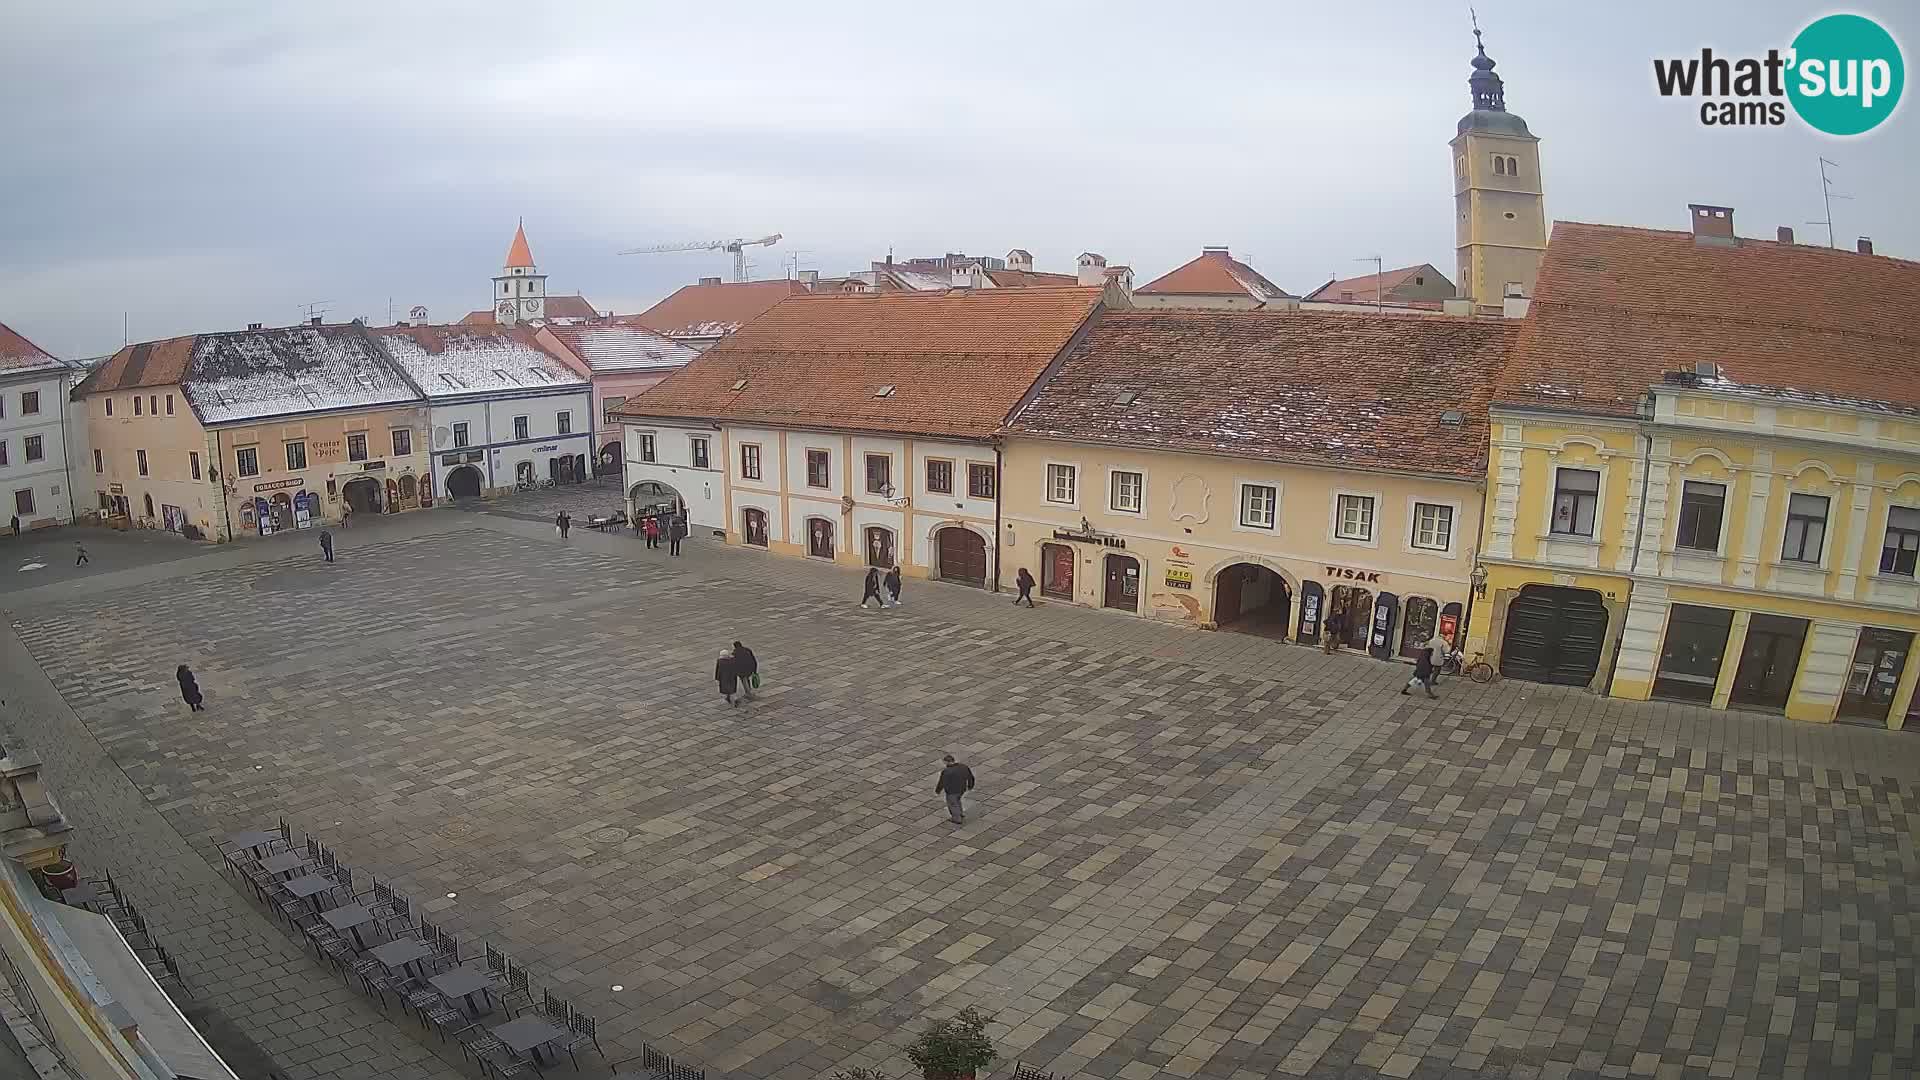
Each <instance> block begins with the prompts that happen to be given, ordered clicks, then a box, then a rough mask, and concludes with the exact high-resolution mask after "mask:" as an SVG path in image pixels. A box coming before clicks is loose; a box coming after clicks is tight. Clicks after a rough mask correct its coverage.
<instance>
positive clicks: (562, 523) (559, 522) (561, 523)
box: [553, 510, 573, 540]
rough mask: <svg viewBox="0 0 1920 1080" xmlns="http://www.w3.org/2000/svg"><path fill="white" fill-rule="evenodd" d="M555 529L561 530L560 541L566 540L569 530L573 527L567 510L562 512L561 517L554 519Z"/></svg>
mask: <svg viewBox="0 0 1920 1080" xmlns="http://www.w3.org/2000/svg"><path fill="white" fill-rule="evenodd" d="M553 527H554V528H556V529H559V530H560V539H562V540H565V539H566V538H567V530H568V529H569V528H572V527H573V519H572V518H570V517H568V516H567V512H566V511H565V510H562V511H560V515H559V516H558V517H556V518H554V519H553Z"/></svg>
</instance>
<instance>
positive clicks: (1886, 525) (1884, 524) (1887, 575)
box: [1873, 502, 1920, 582]
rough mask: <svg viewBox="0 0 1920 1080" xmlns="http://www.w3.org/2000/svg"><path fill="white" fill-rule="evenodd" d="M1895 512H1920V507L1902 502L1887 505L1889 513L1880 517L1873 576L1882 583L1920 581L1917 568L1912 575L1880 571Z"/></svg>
mask: <svg viewBox="0 0 1920 1080" xmlns="http://www.w3.org/2000/svg"><path fill="white" fill-rule="evenodd" d="M1895 510H1913V511H1917V512H1920V506H1916V505H1913V504H1911V503H1902V502H1889V503H1887V512H1886V513H1884V514H1882V515H1880V534H1879V535H1880V542H1879V544H1878V545H1876V546H1875V547H1874V549H1873V576H1875V577H1877V578H1879V579H1881V580H1882V581H1905V582H1915V581H1920V567H1916V568H1915V570H1914V572H1913V573H1911V574H1897V573H1893V572H1892V571H1887V570H1882V569H1880V560H1881V558H1882V557H1883V556H1884V555H1885V554H1886V550H1887V533H1889V532H1891V531H1892V529H1893V512H1894V511H1895Z"/></svg>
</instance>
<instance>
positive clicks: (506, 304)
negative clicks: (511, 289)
mask: <svg viewBox="0 0 1920 1080" xmlns="http://www.w3.org/2000/svg"><path fill="white" fill-rule="evenodd" d="M493 310H495V311H497V312H499V313H500V314H501V315H511V314H513V301H511V300H502V301H500V303H499V304H497V305H496V306H495V307H494V309H493Z"/></svg>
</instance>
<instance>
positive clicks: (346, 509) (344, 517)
mask: <svg viewBox="0 0 1920 1080" xmlns="http://www.w3.org/2000/svg"><path fill="white" fill-rule="evenodd" d="M340 527H341V528H343V529H351V528H353V504H352V503H341V504H340Z"/></svg>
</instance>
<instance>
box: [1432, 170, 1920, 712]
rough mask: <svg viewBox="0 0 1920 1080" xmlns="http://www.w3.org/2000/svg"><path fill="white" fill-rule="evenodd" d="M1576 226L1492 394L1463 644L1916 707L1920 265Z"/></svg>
mask: <svg viewBox="0 0 1920 1080" xmlns="http://www.w3.org/2000/svg"><path fill="white" fill-rule="evenodd" d="M1689 212H1690V216H1691V219H1692V222H1693V229H1692V230H1691V231H1690V232H1685V233H1682V232H1657V231H1651V230H1643V229H1627V228H1617V227H1608V226H1593V225H1578V224H1569V223H1564V222H1563V223H1559V224H1557V225H1556V227H1555V230H1554V235H1553V242H1552V245H1551V246H1550V247H1549V249H1548V253H1547V258H1546V261H1545V263H1544V265H1543V267H1542V270H1541V276H1540V283H1539V291H1538V294H1537V296H1536V298H1535V300H1534V303H1533V306H1532V310H1531V312H1530V313H1529V318H1528V325H1527V327H1526V328H1525V330H1524V331H1523V332H1522V335H1521V339H1520V341H1519V343H1518V344H1517V345H1516V349H1515V355H1514V358H1513V362H1512V363H1511V364H1510V365H1509V367H1508V369H1507V372H1506V374H1505V376H1504V377H1503V378H1502V379H1501V382H1500V386H1499V387H1498V389H1497V390H1496V392H1495V394H1494V403H1493V406H1492V408H1491V410H1490V434H1489V442H1490V447H1489V458H1488V473H1487V490H1488V510H1487V515H1486V525H1485V534H1484V537H1483V542H1482V554H1481V567H1482V571H1483V574H1484V585H1483V586H1482V588H1483V589H1484V595H1485V597H1486V600H1483V601H1482V603H1481V604H1480V605H1479V607H1478V611H1479V613H1480V614H1478V615H1476V617H1475V619H1474V621H1473V625H1472V626H1471V627H1470V629H1469V648H1470V649H1478V650H1484V651H1486V652H1487V653H1488V654H1489V657H1490V658H1491V659H1493V660H1494V661H1495V663H1496V664H1497V666H1498V667H1499V668H1500V670H1501V671H1502V673H1503V674H1505V675H1507V676H1509V677H1515V678H1523V679H1531V680H1535V681H1542V682H1553V683H1563V684H1572V685H1587V686H1591V687H1593V688H1594V689H1596V690H1601V691H1604V692H1608V693H1611V694H1612V695H1613V696H1616V697H1622V698H1632V699H1647V698H1659V699H1664V700H1676V701H1685V702H1694V703H1698V704H1709V705H1711V706H1713V707H1715V708H1728V707H1732V708H1740V709H1755V710H1764V711H1773V712H1781V713H1784V714H1786V715H1787V716H1789V717H1792V718H1794V719H1799V720H1809V721H1816V722H1828V721H1835V720H1839V721H1849V722H1857V723H1867V724H1874V725H1886V726H1888V727H1894V728H1898V727H1902V726H1905V725H1906V724H1908V723H1914V724H1920V709H1916V706H1915V703H1914V697H1915V695H1914V687H1915V682H1916V678H1920V663H1916V662H1915V661H1914V658H1913V655H1912V654H1913V651H1914V644H1915V636H1916V634H1920V581H1917V580H1916V576H1915V575H1916V566H1915V562H1916V555H1920V330H1917V329H1916V324H1915V323H1914V322H1913V318H1912V314H1911V313H1912V312H1913V311H1914V310H1915V308H1916V305H1920V264H1915V263H1911V262H1906V261H1902V260H1896V259H1889V258H1885V257H1880V256H1875V255H1872V254H1871V245H1870V244H1868V243H1866V242H1865V241H1863V242H1862V243H1861V245H1860V250H1859V251H1857V252H1844V251H1835V250H1831V249H1827V248H1813V247H1806V246H1801V245H1797V244H1794V243H1792V242H1791V238H1790V234H1789V233H1787V232H1786V231H1785V230H1783V231H1782V237H1781V240H1779V241H1777V242H1762V241H1756V240H1751V239H1746V238H1741V237H1738V236H1737V235H1736V234H1735V233H1734V230H1733V212H1732V210H1731V209H1729V208H1726V207H1714V206H1702V205H1695V206H1692V207H1690V208H1689Z"/></svg>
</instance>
